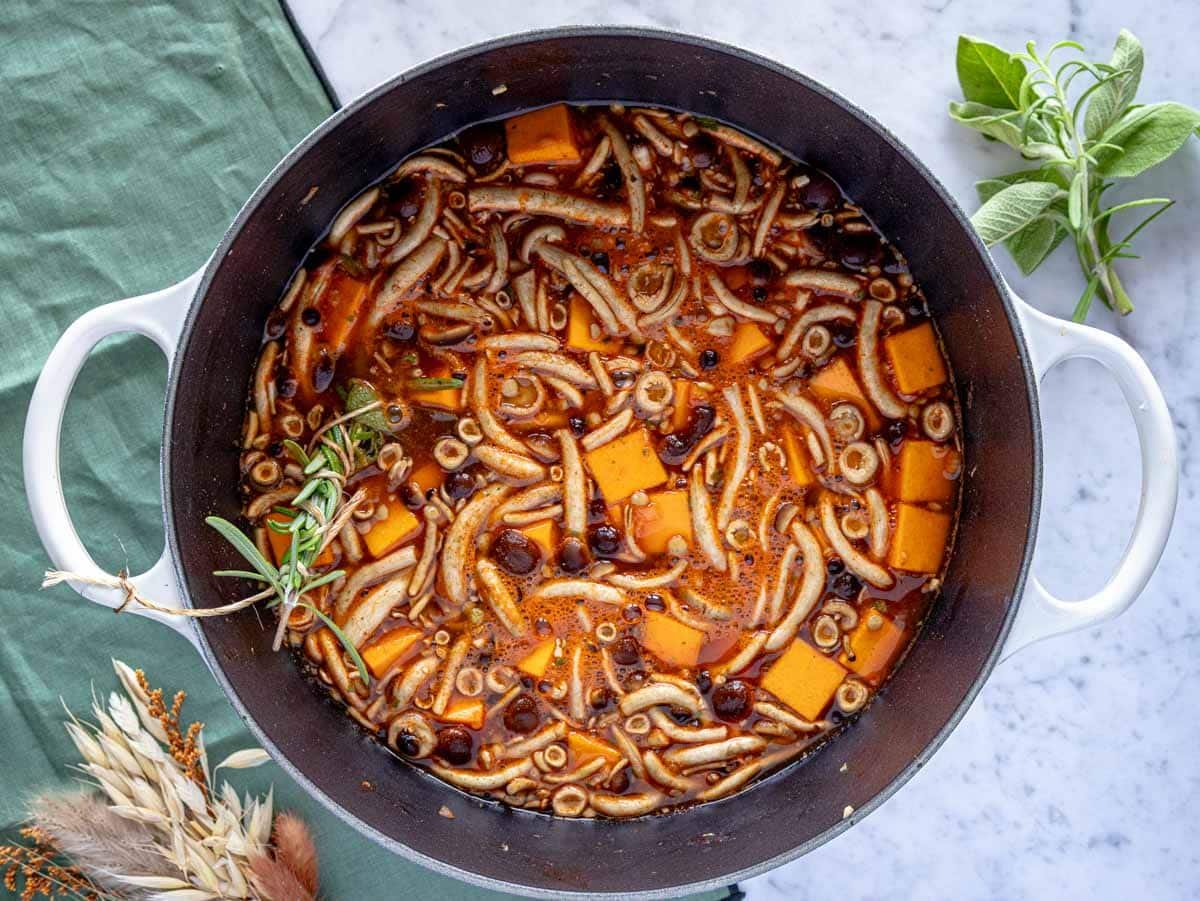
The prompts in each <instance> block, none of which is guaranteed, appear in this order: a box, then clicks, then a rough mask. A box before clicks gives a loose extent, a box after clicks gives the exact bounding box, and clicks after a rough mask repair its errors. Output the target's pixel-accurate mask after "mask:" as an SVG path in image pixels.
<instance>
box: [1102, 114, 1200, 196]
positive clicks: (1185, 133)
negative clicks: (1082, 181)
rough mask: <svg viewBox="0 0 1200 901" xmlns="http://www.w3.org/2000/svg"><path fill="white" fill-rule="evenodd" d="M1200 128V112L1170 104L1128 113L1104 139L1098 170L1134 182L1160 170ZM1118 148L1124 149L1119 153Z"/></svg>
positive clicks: (1109, 130)
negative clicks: (1148, 173)
mask: <svg viewBox="0 0 1200 901" xmlns="http://www.w3.org/2000/svg"><path fill="white" fill-rule="evenodd" d="M1197 128H1200V110H1194V109H1192V108H1191V107H1190V106H1184V105H1183V104H1182V103H1175V102H1173V101H1166V102H1164V103H1150V104H1147V105H1146V106H1136V107H1133V108H1132V109H1130V110H1128V111H1127V112H1126V113H1125V115H1123V116H1122V117H1121V118H1120V120H1118V121H1117V122H1116V123H1114V124H1113V125H1112V127H1110V128H1109V129H1108V130H1107V131H1106V132H1105V133H1104V134H1103V135H1102V137H1101V139H1100V140H1101V142H1102V143H1103V144H1104V145H1110V144H1111V145H1115V146H1114V147H1109V146H1101V147H1097V148H1096V150H1095V153H1094V155H1095V157H1096V170H1097V171H1098V172H1099V173H1100V174H1101V175H1104V176H1108V177H1111V178H1132V177H1133V176H1135V175H1140V174H1141V173H1143V172H1145V171H1146V170H1147V169H1149V168H1151V167H1152V166H1157V165H1158V164H1159V163H1161V162H1162V161H1163V160H1165V159H1167V158H1168V157H1169V156H1171V155H1172V154H1173V153H1175V151H1177V150H1178V149H1179V148H1180V147H1182V146H1183V143H1184V141H1186V140H1187V139H1188V137H1189V136H1190V135H1191V134H1192V133H1194V132H1195V131H1196V129H1197ZM1117 148H1120V150H1118V149H1117Z"/></svg>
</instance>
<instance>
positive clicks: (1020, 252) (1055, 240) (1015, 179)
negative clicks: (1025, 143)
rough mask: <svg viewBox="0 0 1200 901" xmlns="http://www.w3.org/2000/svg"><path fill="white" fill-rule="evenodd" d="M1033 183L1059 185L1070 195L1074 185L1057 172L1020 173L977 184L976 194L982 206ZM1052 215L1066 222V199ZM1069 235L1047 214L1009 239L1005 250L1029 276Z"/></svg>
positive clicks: (1056, 203)
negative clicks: (1008, 189)
mask: <svg viewBox="0 0 1200 901" xmlns="http://www.w3.org/2000/svg"><path fill="white" fill-rule="evenodd" d="M1031 181H1044V182H1049V183H1050V184H1053V185H1057V186H1058V187H1059V188H1061V189H1062V190H1063V191H1066V190H1067V188H1069V187H1070V181H1069V180H1068V179H1067V178H1066V176H1064V175H1063V174H1062V173H1061V172H1059V171H1058V170H1057V169H1052V168H1045V169H1022V170H1021V171H1019V172H1013V173H1010V174H1008V175H998V176H996V177H994V178H987V179H984V180H983V181H979V182H976V183H975V191H976V193H978V195H979V200H980V202H981V203H986V202H987V201H988V200H990V199H991V198H992V197H994V196H995V195H996V194H998V193H1000V192H1001V191H1003V190H1004V189H1005V188H1006V187H1008V186H1009V185H1016V184H1021V183H1023V182H1031ZM1051 211H1055V212H1057V213H1059V214H1060V215H1061V216H1062V217H1063V218H1065V217H1066V215H1067V205H1066V202H1065V201H1064V200H1063V198H1061V197H1059V198H1058V199H1056V200H1054V201H1053V202H1052V203H1051V204H1050V206H1048V207H1047V208H1046V212H1047V213H1048V212H1051ZM1067 234H1068V232H1067V229H1066V227H1064V226H1063V224H1062V222H1061V221H1060V220H1059V219H1057V218H1055V217H1053V216H1048V215H1045V214H1043V216H1042V217H1041V218H1039V219H1036V220H1034V221H1033V222H1031V223H1029V225H1027V226H1025V227H1024V228H1023V229H1021V230H1020V231H1019V232H1017V233H1016V234H1014V235H1012V236H1011V237H1010V238H1008V239H1007V240H1006V241H1005V242H1004V246H1005V248H1007V250H1008V253H1009V255H1010V256H1011V257H1012V258H1013V262H1015V263H1016V264H1017V267H1018V268H1019V269H1020V270H1021V274H1022V275H1029V274H1030V273H1032V272H1033V271H1034V270H1035V269H1037V267H1038V266H1040V265H1041V264H1042V261H1043V260H1044V259H1046V257H1048V256H1049V255H1050V254H1051V253H1053V252H1054V250H1055V248H1057V247H1058V245H1059V244H1061V243H1062V242H1063V239H1065V238H1066V237H1067Z"/></svg>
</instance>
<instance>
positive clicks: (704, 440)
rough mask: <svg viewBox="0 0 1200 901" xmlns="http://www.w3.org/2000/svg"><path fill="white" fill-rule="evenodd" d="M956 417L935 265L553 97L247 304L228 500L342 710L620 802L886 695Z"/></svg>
mask: <svg viewBox="0 0 1200 901" xmlns="http://www.w3.org/2000/svg"><path fill="white" fill-rule="evenodd" d="M957 422H958V415H957V408H956V405H955V399H954V395H953V389H952V382H951V379H950V373H949V370H948V366H947V362H946V359H945V356H944V354H943V352H942V349H941V345H940V343H939V337H938V333H937V330H936V328H935V326H934V323H933V322H932V321H931V320H930V318H929V314H928V310H927V308H926V305H925V302H924V299H923V296H922V294H921V291H920V288H919V287H918V286H917V285H916V284H915V283H914V281H913V278H912V276H911V274H910V273H909V271H908V268H907V266H906V264H905V261H904V259H903V258H902V257H901V256H900V254H899V253H898V251H897V250H896V248H895V247H893V246H892V245H891V244H889V243H888V242H887V240H886V239H885V238H884V237H883V236H881V235H880V234H879V233H878V231H877V230H876V229H875V228H874V226H873V225H872V224H871V222H870V221H869V220H868V218H867V217H866V215H865V214H864V213H863V211H862V210H860V209H859V208H858V207H856V206H855V205H854V203H853V202H852V201H851V200H849V199H847V198H846V197H845V196H843V194H842V192H841V191H840V189H839V188H838V186H837V185H836V184H835V183H834V182H833V181H832V180H831V179H830V178H829V177H828V176H827V175H825V174H824V173H822V172H821V171H819V170H817V169H815V168H813V167H810V166H807V165H805V164H803V163H801V162H798V161H795V160H791V159H787V158H785V157H783V156H782V155H781V154H780V153H778V152H777V151H775V150H773V149H771V148H769V147H766V146H764V145H762V144H760V143H759V142H758V141H756V140H754V139H752V138H750V137H748V136H746V135H743V134H741V133H739V132H737V131H735V130H733V129H731V128H729V127H728V126H725V125H723V124H720V123H718V122H714V121H712V120H707V119H704V118H701V117H698V116H693V115H689V114H686V113H675V112H667V111H664V110H659V109H644V108H632V107H631V108H624V107H611V108H598V107H589V108H569V107H566V106H552V107H548V108H544V109H539V110H535V111H532V112H528V113H524V114H521V115H518V116H516V117H513V118H510V119H507V120H505V121H503V122H493V123H486V124H483V125H479V126H476V127H473V128H471V129H469V130H467V131H465V132H463V133H461V134H459V135H458V136H456V137H455V138H454V139H452V140H450V141H448V142H446V143H445V144H443V145H441V146H437V147H433V148H430V149H428V150H425V151H423V152H421V153H419V154H417V155H415V156H413V157H411V158H410V159H408V160H406V161H404V162H403V163H402V164H400V166H399V168H398V169H397V170H396V171H395V172H394V173H393V174H392V175H391V176H390V177H388V178H387V179H386V180H384V181H383V182H382V183H380V184H378V185H376V186H375V187H372V188H370V189H369V190H367V191H366V192H364V193H363V194H362V195H361V196H359V197H358V198H356V199H355V200H353V201H352V202H351V203H350V204H348V205H347V206H346V207H345V208H344V210H343V211H342V212H341V214H340V215H339V216H338V217H337V219H336V220H335V221H334V222H333V224H332V226H331V228H330V231H329V233H328V235H327V237H326V239H325V240H324V241H323V242H322V244H321V245H320V246H319V247H318V248H316V249H315V250H314V251H313V252H312V253H311V255H310V257H309V259H308V260H307V261H306V264H305V265H304V267H303V268H302V270H301V271H300V272H299V273H298V274H297V276H296V278H295V279H294V281H293V282H292V284H291V286H290V287H289V289H288V290H287V292H286V294H285V295H284V297H283V298H282V300H281V302H280V303H279V305H278V307H277V309H276V310H275V312H274V313H273V314H272V315H271V317H270V319H269V321H268V323H267V327H266V332H265V338H264V343H263V349H262V352H261V356H260V359H259V361H258V365H257V368H256V372H255V377H254V382H253V385H252V386H251V392H250V399H249V403H248V412H247V417H246V429H245V434H244V435H243V442H242V447H243V452H242V457H241V474H242V483H241V489H242V491H243V492H244V497H245V507H244V513H245V516H246V518H247V520H248V521H249V522H250V524H251V526H252V527H253V530H254V535H255V538H256V541H257V544H258V546H259V549H260V550H261V551H262V552H263V554H264V555H266V556H268V557H269V558H272V559H273V560H274V561H275V563H276V564H287V563H289V562H290V563H291V566H292V569H293V570H295V571H296V572H298V573H300V574H301V575H303V576H304V577H305V578H306V579H308V583H306V584H310V585H311V586H312V587H310V588H308V589H307V590H306V593H305V594H304V595H303V597H302V599H301V600H302V601H303V602H304V603H303V604H300V605H296V606H294V607H292V608H291V609H285V610H284V611H283V615H284V617H285V621H284V623H283V624H282V625H281V627H280V628H281V633H280V634H281V635H282V636H283V637H285V638H286V639H287V640H288V641H289V642H290V643H291V645H292V646H293V647H295V648H296V649H297V650H298V652H299V655H300V657H301V658H302V660H303V661H305V665H306V667H307V668H308V669H310V670H311V672H312V673H313V674H314V675H315V677H316V678H318V679H320V680H321V681H322V682H323V683H324V684H325V685H327V686H328V688H329V690H330V691H331V692H332V693H334V694H335V695H336V696H337V697H338V698H339V699H340V700H341V702H343V703H344V704H345V706H346V709H347V712H348V713H349V714H350V715H351V716H353V717H354V719H355V720H357V721H358V723H360V724H361V725H362V727H363V728H365V729H367V730H368V731H369V732H370V733H372V734H373V735H375V736H376V737H378V738H379V739H380V740H381V741H384V742H386V743H387V745H388V746H389V747H391V748H392V749H393V750H394V751H395V752H396V753H397V754H399V755H401V756H403V757H405V758H408V759H410V760H412V761H415V762H417V763H419V764H420V765H422V766H426V767H428V768H429V769H430V770H432V772H433V773H435V774H436V775H437V776H439V777H441V778H442V779H444V780H446V781H447V782H449V783H451V784H453V785H455V786H457V787H459V788H462V789H465V790H466V791H469V792H473V793H477V794H480V795H485V796H490V797H492V798H495V799H497V800H500V801H503V802H504V803H506V804H510V805H514V806H519V807H525V808H530V809H535V810H542V811H547V812H553V813H555V814H558V815H562V816H596V815H599V816H609V817H629V816H638V815H642V814H648V813H653V812H656V811H661V810H666V809H670V808H676V807H679V806H680V805H686V804H691V803H697V802H705V801H711V800H714V799H717V798H721V797H724V796H727V795H730V794H732V793H733V792H736V791H737V790H739V789H740V788H742V787H743V786H745V785H747V784H748V783H750V782H751V781H752V780H754V779H756V778H758V777H760V776H761V775H763V774H764V773H767V772H769V771H771V770H772V769H773V768H776V767H778V766H780V765H781V764H783V763H784V762H786V761H789V760H792V759H794V758H796V757H798V756H800V755H802V754H804V753H805V752H806V751H808V750H810V749H812V748H813V747H814V746H815V745H816V744H817V743H819V742H821V741H822V740H824V739H826V738H827V737H828V736H829V735H830V734H831V733H832V732H833V731H835V730H836V729H837V728H838V727H839V725H840V724H842V723H843V722H845V721H846V719H847V718H849V717H852V716H853V715H854V714H856V713H857V712H858V711H861V710H862V709H863V708H864V706H865V705H866V704H868V703H869V702H870V700H871V698H872V696H873V695H874V694H875V692H876V691H877V690H878V689H879V687H880V685H881V684H882V683H883V681H884V680H885V679H886V677H887V675H888V673H889V671H890V670H891V669H892V668H893V667H894V666H895V665H896V662H897V660H898V659H899V657H900V656H901V655H902V653H903V651H904V649H905V647H906V645H907V644H908V642H909V641H910V640H911V638H912V637H913V635H914V633H915V632H916V631H917V628H918V626H919V624H920V621H921V617H922V614H923V611H924V610H925V609H926V607H927V605H928V602H929V598H930V596H931V595H932V594H933V593H934V592H936V591H937V588H938V585H939V579H938V575H939V573H940V572H941V570H942V567H943V565H944V563H945V560H946V557H947V553H948V549H949V546H950V543H951V538H952V534H953V529H954V522H955V511H956V507H957V499H958V476H959V473H960V471H961V469H962V456H961V450H960V448H961V442H960V440H959V434H958V428H957ZM301 520H303V521H304V523H306V525H305V528H303V529H302V528H300V527H299V523H300V522H301ZM314 525H315V529H314V528H313V527H314ZM322 573H330V574H331V575H330V576H329V577H328V578H324V579H323V578H321V574H322Z"/></svg>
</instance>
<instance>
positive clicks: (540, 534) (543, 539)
mask: <svg viewBox="0 0 1200 901" xmlns="http://www.w3.org/2000/svg"><path fill="white" fill-rule="evenodd" d="M517 531H519V532H520V533H521V534H522V535H524V536H525V537H526V538H528V539H529V540H530V541H532V542H533V543H534V544H536V545H537V546H538V547H540V548H541V549H542V553H543V554H545V555H546V556H547V557H549V556H551V555H553V554H554V550H555V548H557V547H558V523H556V522H555V521H554V520H552V519H543V520H542V521H541V522H535V523H534V524H533V525H531V526H525V528H523V529H518V530H517Z"/></svg>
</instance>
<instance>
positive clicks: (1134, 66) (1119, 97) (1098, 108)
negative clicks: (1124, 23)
mask: <svg viewBox="0 0 1200 901" xmlns="http://www.w3.org/2000/svg"><path fill="white" fill-rule="evenodd" d="M1144 64H1145V56H1144V54H1143V53H1142V42H1141V41H1139V40H1138V39H1137V38H1136V37H1134V36H1133V34H1132V33H1131V32H1129V31H1126V30H1125V29H1124V28H1122V29H1121V33H1120V34H1118V35H1117V43H1116V46H1115V47H1114V48H1113V54H1112V59H1110V60H1109V65H1110V66H1112V67H1113V68H1114V69H1116V70H1117V71H1124V74H1123V75H1119V76H1117V77H1115V78H1113V79H1112V80H1111V81H1106V82H1105V83H1104V84H1102V85H1100V86H1099V87H1098V88H1096V91H1095V93H1093V94H1092V97H1091V99H1090V100H1089V101H1088V107H1087V112H1086V113H1085V114H1084V117H1083V132H1084V135H1085V137H1087V139H1088V140H1095V139H1096V138H1098V137H1099V136H1100V135H1102V134H1104V132H1105V131H1106V130H1107V129H1108V128H1109V126H1111V125H1112V124H1113V123H1114V122H1116V121H1117V120H1118V119H1120V118H1121V116H1122V114H1123V113H1124V112H1125V110H1127V109H1128V108H1129V105H1130V104H1131V103H1133V96H1134V95H1135V94H1136V93H1137V89H1138V85H1139V84H1141V81H1142V67H1143V66H1144Z"/></svg>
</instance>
